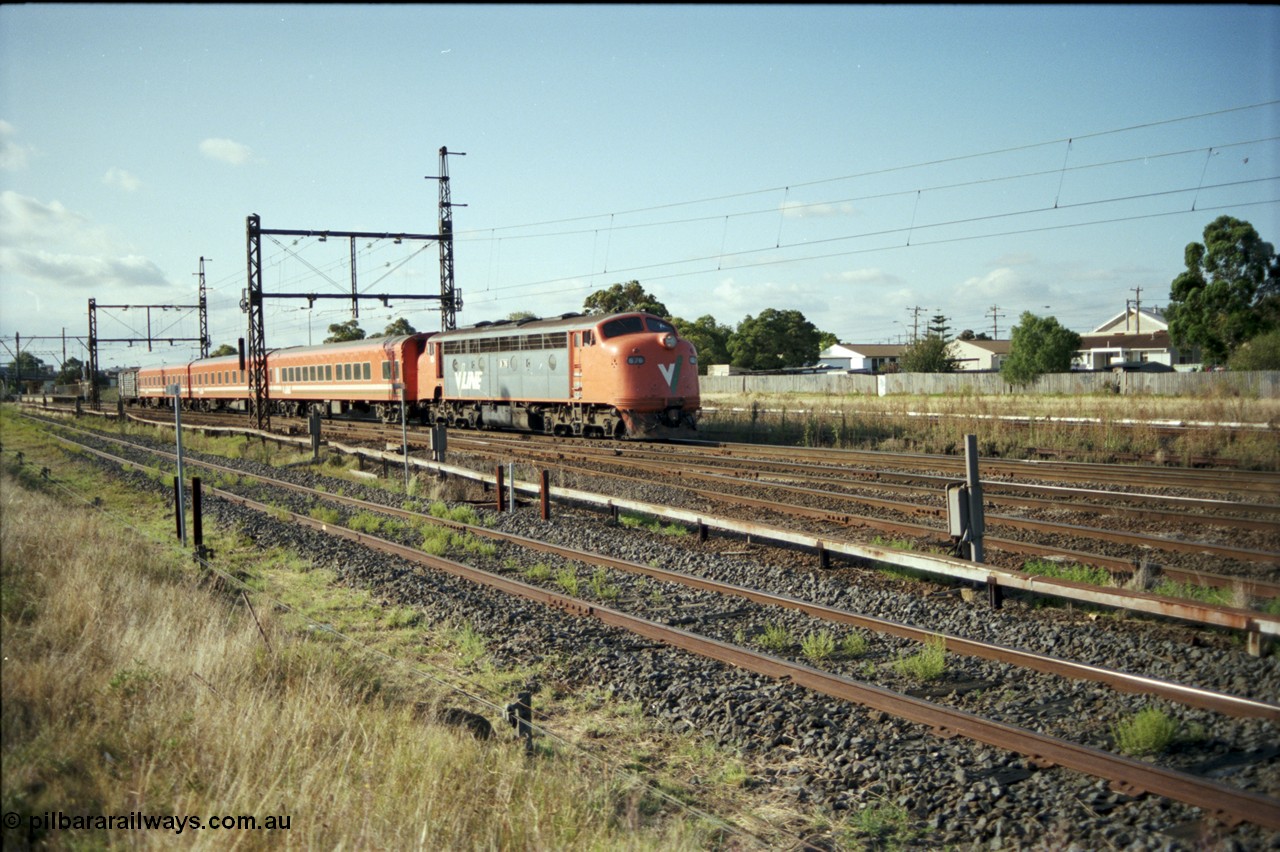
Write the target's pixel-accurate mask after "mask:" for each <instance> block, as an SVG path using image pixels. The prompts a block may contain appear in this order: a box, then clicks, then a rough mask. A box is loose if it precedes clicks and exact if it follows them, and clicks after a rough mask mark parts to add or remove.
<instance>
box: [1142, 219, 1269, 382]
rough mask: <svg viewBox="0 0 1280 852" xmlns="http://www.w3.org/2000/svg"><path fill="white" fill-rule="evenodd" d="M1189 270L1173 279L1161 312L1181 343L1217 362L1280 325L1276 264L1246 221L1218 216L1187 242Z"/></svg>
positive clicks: (1186, 258)
mask: <svg viewBox="0 0 1280 852" xmlns="http://www.w3.org/2000/svg"><path fill="white" fill-rule="evenodd" d="M1184 259H1185V261H1186V265H1187V271H1186V272H1183V273H1182V274H1181V275H1179V276H1178V277H1177V278H1175V279H1173V283H1172V285H1170V290H1169V305H1168V307H1167V308H1166V309H1165V316H1166V317H1167V318H1168V320H1169V336H1170V337H1171V338H1173V341H1174V342H1175V343H1177V344H1178V345H1179V346H1186V345H1188V344H1193V345H1197V346H1199V347H1200V348H1201V350H1202V352H1203V356H1204V360H1205V361H1206V362H1209V363H1214V364H1220V363H1223V362H1225V361H1227V360H1228V359H1229V358H1230V357H1231V354H1232V353H1233V352H1235V350H1236V349H1237V348H1238V347H1239V346H1240V345H1241V344H1242V343H1244V342H1245V341H1246V340H1248V339H1249V338H1251V337H1254V336H1256V335H1258V334H1261V333H1262V332H1265V331H1268V330H1270V329H1272V328H1275V327H1277V325H1280V263H1278V262H1277V259H1276V251H1275V248H1274V247H1273V246H1272V245H1271V243H1267V242H1263V241H1262V239H1261V238H1260V237H1259V236H1258V232H1257V231H1255V230H1254V228H1253V226H1252V225H1250V224H1249V223H1248V222H1244V221H1241V220H1240V219H1236V218H1233V217H1231V216H1219V217H1218V218H1217V219H1214V220H1213V221H1212V222H1210V223H1209V224H1208V225H1206V226H1205V229H1204V242H1203V243H1190V244H1188V245H1187V249H1186V252H1185V255H1184Z"/></svg>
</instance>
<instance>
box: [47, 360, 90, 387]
mask: <svg viewBox="0 0 1280 852" xmlns="http://www.w3.org/2000/svg"><path fill="white" fill-rule="evenodd" d="M84 373H85V369H84V362H83V361H81V360H80V359H79V358H68V359H67V360H66V362H65V363H63V365H62V369H61V370H59V371H58V378H56V379H54V381H55V382H57V383H58V384H60V385H69V384H71V383H72V382H78V381H80V380H81V379H83V378H84Z"/></svg>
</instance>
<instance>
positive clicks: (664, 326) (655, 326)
mask: <svg viewBox="0 0 1280 852" xmlns="http://www.w3.org/2000/svg"><path fill="white" fill-rule="evenodd" d="M644 324H645V327H646V328H648V329H649V330H650V331H656V332H659V333H664V332H668V331H675V330H676V327H675V326H673V325H672V324H671V323H669V322H667V321H666V320H660V319H658V318H657V317H645V318H644Z"/></svg>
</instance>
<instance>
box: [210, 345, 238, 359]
mask: <svg viewBox="0 0 1280 852" xmlns="http://www.w3.org/2000/svg"><path fill="white" fill-rule="evenodd" d="M239 353H240V350H239V349H237V348H236V347H234V346H232V345H231V344H230V343H224V344H222V345H221V346H219V347H218V348H217V349H215V350H213V351H212V352H210V353H209V357H210V358H221V357H222V356H223V355H238V354H239Z"/></svg>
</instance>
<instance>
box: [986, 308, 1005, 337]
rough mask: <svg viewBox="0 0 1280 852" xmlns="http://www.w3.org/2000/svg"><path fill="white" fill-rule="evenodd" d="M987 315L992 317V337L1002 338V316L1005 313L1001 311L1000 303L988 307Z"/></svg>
mask: <svg viewBox="0 0 1280 852" xmlns="http://www.w3.org/2000/svg"><path fill="white" fill-rule="evenodd" d="M987 316H989V317H991V339H992V340H999V339H1000V317H1002V316H1004V314H1002V313H1000V306H999V305H992V306H991V307H990V308H988V309H987Z"/></svg>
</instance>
